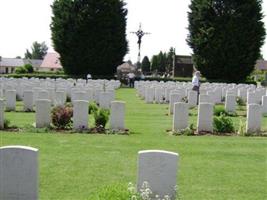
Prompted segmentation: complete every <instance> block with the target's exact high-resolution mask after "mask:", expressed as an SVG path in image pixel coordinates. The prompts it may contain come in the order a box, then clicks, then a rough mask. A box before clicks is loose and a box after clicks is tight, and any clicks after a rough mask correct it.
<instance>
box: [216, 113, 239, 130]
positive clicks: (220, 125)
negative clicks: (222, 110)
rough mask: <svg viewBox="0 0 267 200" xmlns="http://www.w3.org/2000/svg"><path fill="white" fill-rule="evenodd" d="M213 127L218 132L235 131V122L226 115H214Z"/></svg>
mask: <svg viewBox="0 0 267 200" xmlns="http://www.w3.org/2000/svg"><path fill="white" fill-rule="evenodd" d="M213 127H214V131H215V132H216V133H234V132H235V128H234V123H233V120H232V119H231V118H229V117H226V116H225V115H223V114H222V115H221V116H219V117H214V119H213Z"/></svg>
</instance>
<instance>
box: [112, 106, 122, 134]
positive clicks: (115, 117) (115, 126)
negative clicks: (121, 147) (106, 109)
mask: <svg viewBox="0 0 267 200" xmlns="http://www.w3.org/2000/svg"><path fill="white" fill-rule="evenodd" d="M124 118H125V102H122V101H113V102H111V115H110V129H111V130H124V129H125V124H124Z"/></svg>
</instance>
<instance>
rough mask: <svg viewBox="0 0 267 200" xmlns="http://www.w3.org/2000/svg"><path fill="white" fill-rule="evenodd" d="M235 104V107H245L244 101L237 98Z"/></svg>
mask: <svg viewBox="0 0 267 200" xmlns="http://www.w3.org/2000/svg"><path fill="white" fill-rule="evenodd" d="M236 102H237V105H239V106H245V105H246V103H245V101H244V100H243V99H242V98H240V97H237V99H236Z"/></svg>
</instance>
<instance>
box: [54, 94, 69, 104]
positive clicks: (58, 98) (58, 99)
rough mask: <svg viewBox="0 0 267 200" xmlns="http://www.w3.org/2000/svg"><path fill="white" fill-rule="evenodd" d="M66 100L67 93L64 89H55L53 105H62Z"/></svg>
mask: <svg viewBox="0 0 267 200" xmlns="http://www.w3.org/2000/svg"><path fill="white" fill-rule="evenodd" d="M66 101H67V94H66V92H64V91H56V93H55V100H54V104H55V106H64V104H65V103H66Z"/></svg>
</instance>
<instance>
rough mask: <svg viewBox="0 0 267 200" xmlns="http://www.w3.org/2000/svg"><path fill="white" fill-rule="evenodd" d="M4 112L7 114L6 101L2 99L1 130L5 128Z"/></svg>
mask: <svg viewBox="0 0 267 200" xmlns="http://www.w3.org/2000/svg"><path fill="white" fill-rule="evenodd" d="M4 112H5V101H4V100H3V99H0V129H3V128H4V121H5V119H4Z"/></svg>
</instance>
